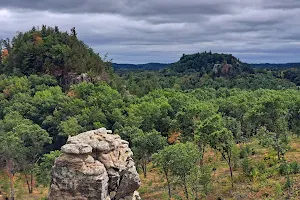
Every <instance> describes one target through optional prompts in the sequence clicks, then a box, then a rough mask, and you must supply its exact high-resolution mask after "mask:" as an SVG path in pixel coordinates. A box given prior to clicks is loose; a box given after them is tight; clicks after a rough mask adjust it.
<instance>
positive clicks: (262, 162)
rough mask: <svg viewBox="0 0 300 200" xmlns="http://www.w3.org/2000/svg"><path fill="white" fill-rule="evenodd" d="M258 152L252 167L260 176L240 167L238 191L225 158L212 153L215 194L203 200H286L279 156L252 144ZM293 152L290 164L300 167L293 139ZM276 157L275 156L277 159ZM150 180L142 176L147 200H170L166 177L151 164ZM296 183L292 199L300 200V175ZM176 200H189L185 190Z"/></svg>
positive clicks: (208, 157)
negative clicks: (251, 175) (294, 163)
mask: <svg viewBox="0 0 300 200" xmlns="http://www.w3.org/2000/svg"><path fill="white" fill-rule="evenodd" d="M250 146H251V148H253V149H254V154H253V155H252V154H251V155H250V156H249V160H250V161H251V163H252V164H251V165H253V166H255V167H256V168H257V174H256V175H255V176H254V177H253V178H249V177H247V176H246V175H245V174H244V173H243V170H242V168H241V166H238V167H236V168H235V171H234V188H231V184H230V179H229V169H228V166H227V164H226V163H225V162H224V161H223V160H222V159H221V156H220V155H219V154H218V153H216V152H215V151H213V150H211V149H209V150H207V152H206V153H205V158H204V159H205V162H204V163H206V164H207V163H208V164H209V165H212V166H214V167H215V168H216V171H215V172H212V182H213V188H212V191H211V192H210V193H209V194H208V195H207V196H206V197H204V198H203V199H207V200H213V199H214V200H215V199H218V197H220V198H221V199H226V200H227V199H228V200H230V199H232V200H235V199H250V200H251V199H252V200H259V199H269V200H272V199H274V200H275V199H276V200H277V199H279V200H280V199H286V197H287V196H288V193H287V190H286V189H285V188H284V185H285V182H286V178H285V176H284V175H280V174H279V173H278V168H279V164H278V162H277V159H276V153H275V154H274V152H272V151H271V150H270V149H267V148H262V147H261V146H259V145H258V143H257V141H254V142H252V143H251V144H250ZM290 146H291V149H290V151H288V152H287V153H286V155H285V157H286V159H287V161H288V162H291V161H297V162H298V163H300V139H299V138H293V140H292V141H291V144H290ZM274 155H275V156H274ZM149 169H150V170H149V171H148V173H147V178H144V177H143V176H142V175H140V177H141V181H142V186H141V188H140V189H139V191H140V193H141V197H142V199H143V200H157V199H168V196H167V186H166V182H165V180H164V179H163V176H162V175H161V174H160V173H159V171H158V169H155V168H153V166H152V164H151V163H150V164H149ZM291 178H292V180H293V189H292V194H291V197H290V199H295V200H296V199H300V174H293V175H291ZM172 194H173V197H174V199H185V198H184V195H183V193H182V189H181V188H176V187H175V188H174V187H173V189H172Z"/></svg>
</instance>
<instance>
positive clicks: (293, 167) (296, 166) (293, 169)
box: [290, 161, 300, 174]
mask: <svg viewBox="0 0 300 200" xmlns="http://www.w3.org/2000/svg"><path fill="white" fill-rule="evenodd" d="M290 169H291V172H292V173H293V174H298V173H299V172H300V165H299V164H298V163H297V162H296V161H293V162H291V164H290Z"/></svg>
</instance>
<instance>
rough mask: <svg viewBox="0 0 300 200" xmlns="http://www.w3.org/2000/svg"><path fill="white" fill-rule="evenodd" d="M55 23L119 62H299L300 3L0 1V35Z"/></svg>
mask: <svg viewBox="0 0 300 200" xmlns="http://www.w3.org/2000/svg"><path fill="white" fill-rule="evenodd" d="M42 24H45V25H48V26H55V25H57V26H58V27H59V28H60V29H61V30H64V31H68V30H70V29H71V28H72V27H76V31H77V32H78V37H79V39H80V40H83V41H84V42H85V43H86V44H88V45H89V46H90V47H92V48H93V49H94V50H95V51H96V52H98V53H100V55H102V56H103V55H105V54H108V57H109V58H110V59H113V62H117V63H134V64H137V63H148V62H162V63H171V62H175V61H177V60H179V58H180V57H181V55H182V54H192V53H197V52H203V51H210V50H211V51H212V52H217V53H231V54H233V55H234V56H236V57H238V58H240V60H242V61H244V62H249V63H265V62H269V63H284V62H300V0H0V38H7V37H9V38H11V37H13V36H14V35H15V33H16V32H17V31H21V32H24V31H27V30H29V29H31V28H32V27H33V26H41V25H42Z"/></svg>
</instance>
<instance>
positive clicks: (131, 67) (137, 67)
mask: <svg viewBox="0 0 300 200" xmlns="http://www.w3.org/2000/svg"><path fill="white" fill-rule="evenodd" d="M169 65H170V64H165V63H147V64H118V63H113V68H114V69H115V70H116V71H127V70H128V71H141V70H161V69H164V68H166V67H168V66H169Z"/></svg>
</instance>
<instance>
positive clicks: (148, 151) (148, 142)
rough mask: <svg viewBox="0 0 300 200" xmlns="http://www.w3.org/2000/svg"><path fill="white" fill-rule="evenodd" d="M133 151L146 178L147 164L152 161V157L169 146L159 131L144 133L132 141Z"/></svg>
mask: <svg viewBox="0 0 300 200" xmlns="http://www.w3.org/2000/svg"><path fill="white" fill-rule="evenodd" d="M132 145H133V148H132V151H133V152H134V156H135V159H136V161H137V163H138V164H140V165H141V167H142V169H143V172H144V177H146V176H147V168H146V167H147V164H148V163H149V161H150V158H151V155H152V154H154V153H157V152H158V151H159V150H161V149H163V148H164V146H166V145H167V139H166V138H165V137H162V136H161V134H160V133H159V132H157V131H152V132H148V133H145V134H144V133H142V134H140V135H137V136H136V137H135V138H134V139H133V140H132Z"/></svg>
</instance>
